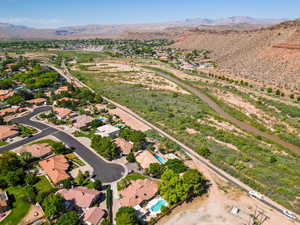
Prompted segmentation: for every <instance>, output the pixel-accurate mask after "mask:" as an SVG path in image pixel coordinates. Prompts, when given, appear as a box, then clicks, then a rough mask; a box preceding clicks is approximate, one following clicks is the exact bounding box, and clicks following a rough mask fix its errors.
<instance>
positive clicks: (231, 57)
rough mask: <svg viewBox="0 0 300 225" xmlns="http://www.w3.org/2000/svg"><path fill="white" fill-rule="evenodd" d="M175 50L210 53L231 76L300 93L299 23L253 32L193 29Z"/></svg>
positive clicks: (178, 40)
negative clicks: (200, 50)
mask: <svg viewBox="0 0 300 225" xmlns="http://www.w3.org/2000/svg"><path fill="white" fill-rule="evenodd" d="M175 40H177V42H176V43H175V44H174V45H173V47H176V48H185V49H195V48H196V49H207V50H209V51H211V54H212V58H213V59H214V60H215V61H216V62H217V64H218V65H219V67H220V68H221V69H222V70H224V71H226V72H228V73H231V74H235V75H239V76H243V77H246V78H251V79H254V80H258V81H261V82H263V83H265V84H266V85H276V86H278V87H279V88H280V87H286V88H291V89H297V90H300V20H294V21H288V22H283V23H280V24H277V25H273V26H270V27H264V28H259V29H251V30H238V29H220V30H217V29H210V27H206V28H202V29H199V28H197V29H190V30H189V31H186V32H184V34H181V35H178V36H177V37H176V38H175Z"/></svg>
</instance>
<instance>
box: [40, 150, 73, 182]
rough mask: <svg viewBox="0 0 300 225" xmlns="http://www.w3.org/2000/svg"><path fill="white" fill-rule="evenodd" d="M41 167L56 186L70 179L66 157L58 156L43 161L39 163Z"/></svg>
mask: <svg viewBox="0 0 300 225" xmlns="http://www.w3.org/2000/svg"><path fill="white" fill-rule="evenodd" d="M39 165H40V167H41V168H42V169H43V170H44V171H45V173H46V174H47V175H48V177H49V178H50V179H51V181H52V182H53V183H54V184H57V183H59V182H61V181H63V180H65V179H68V178H70V175H69V174H68V173H67V170H68V168H69V163H68V160H67V159H66V158H65V156H64V155H56V156H53V157H50V158H48V159H45V160H42V161H40V162H39Z"/></svg>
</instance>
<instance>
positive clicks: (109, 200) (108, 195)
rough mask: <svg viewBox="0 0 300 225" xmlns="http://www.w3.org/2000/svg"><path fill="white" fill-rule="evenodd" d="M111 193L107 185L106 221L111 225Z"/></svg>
mask: <svg viewBox="0 0 300 225" xmlns="http://www.w3.org/2000/svg"><path fill="white" fill-rule="evenodd" d="M112 204H113V193H112V190H111V186H110V185H109V186H108V187H107V189H106V208H107V211H108V219H109V221H110V222H111V223H112V222H113V209H112V207H113V205H112Z"/></svg>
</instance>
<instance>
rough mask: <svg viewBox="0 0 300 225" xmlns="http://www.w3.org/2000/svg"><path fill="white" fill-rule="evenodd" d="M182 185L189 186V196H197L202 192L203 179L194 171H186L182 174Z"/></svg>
mask: <svg viewBox="0 0 300 225" xmlns="http://www.w3.org/2000/svg"><path fill="white" fill-rule="evenodd" d="M183 182H184V184H186V185H188V186H189V195H190V196H193V195H199V194H201V192H202V190H203V184H204V177H203V175H202V174H201V173H200V172H199V171H198V170H196V169H188V170H187V171H186V172H185V173H184V174H183Z"/></svg>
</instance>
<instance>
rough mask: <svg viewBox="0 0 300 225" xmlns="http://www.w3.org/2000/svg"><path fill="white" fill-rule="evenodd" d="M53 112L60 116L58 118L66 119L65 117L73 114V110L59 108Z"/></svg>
mask: <svg viewBox="0 0 300 225" xmlns="http://www.w3.org/2000/svg"><path fill="white" fill-rule="evenodd" d="M53 111H54V112H55V113H56V114H58V116H59V117H60V118H64V117H65V116H67V115H70V114H71V113H72V110H70V109H67V108H59V107H55V108H54V109H53Z"/></svg>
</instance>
